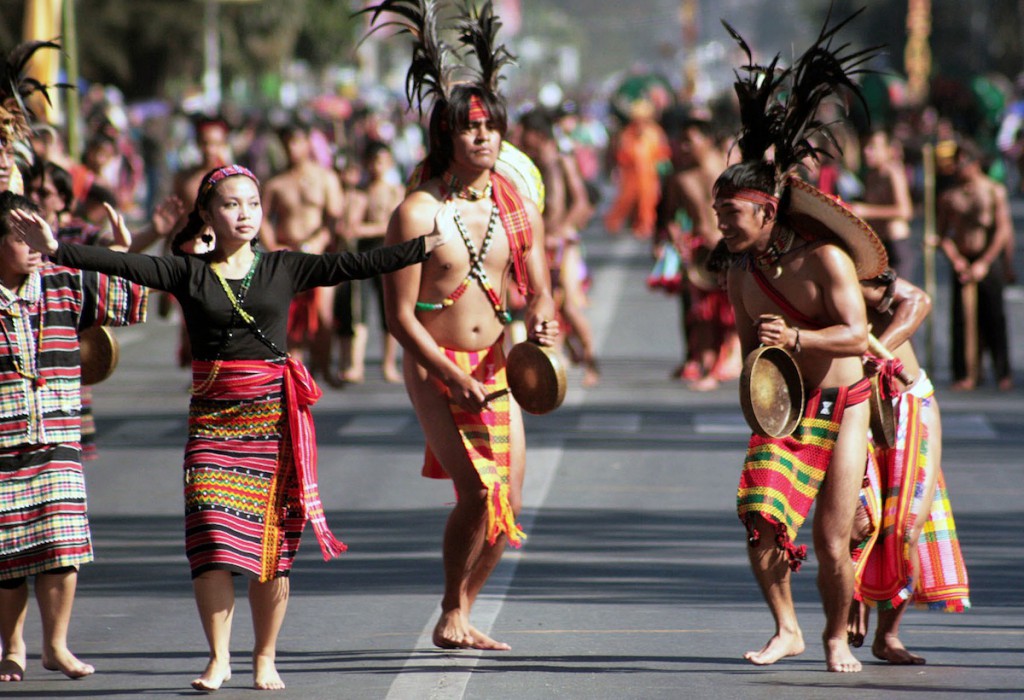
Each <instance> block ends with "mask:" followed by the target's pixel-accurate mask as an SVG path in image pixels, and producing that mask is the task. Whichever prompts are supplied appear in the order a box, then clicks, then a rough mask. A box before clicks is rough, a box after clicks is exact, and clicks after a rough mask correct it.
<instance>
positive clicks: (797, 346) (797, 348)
mask: <svg viewBox="0 0 1024 700" xmlns="http://www.w3.org/2000/svg"><path fill="white" fill-rule="evenodd" d="M793 331H794V332H795V333H796V339H795V340H794V341H793V353H794V354H796V353H799V352H800V329H799V328H797V327H796V326H793Z"/></svg>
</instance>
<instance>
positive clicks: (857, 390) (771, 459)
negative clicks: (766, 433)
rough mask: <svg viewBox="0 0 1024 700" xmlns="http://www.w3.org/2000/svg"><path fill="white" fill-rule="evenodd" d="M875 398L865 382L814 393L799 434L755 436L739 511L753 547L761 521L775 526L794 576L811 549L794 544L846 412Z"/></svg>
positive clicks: (740, 492)
mask: <svg viewBox="0 0 1024 700" xmlns="http://www.w3.org/2000/svg"><path fill="white" fill-rule="evenodd" d="M870 395H871V382H870V380H868V379H867V378H864V379H862V380H860V381H859V382H857V383H856V384H854V385H852V386H849V387H836V388H829V389H818V390H815V391H814V392H812V393H811V395H810V396H809V397H808V399H807V406H806V407H805V409H804V417H803V418H801V419H800V423H799V424H798V425H797V427H796V430H795V431H793V434H792V435H790V436H789V437H784V438H766V437H761V436H759V435H753V436H751V438H750V443H749V444H748V446H747V457H746V460H745V461H744V463H743V473H742V474H741V475H740V484H739V489H738V491H737V494H736V511H737V513H738V515H739V517H740V520H741V521H743V524H744V525H745V526H746V528H747V533H748V536H749V542H750V545H751V546H755V545H756V544H757V542H758V539H759V533H758V532H757V530H756V529H755V528H754V522H753V519H754V517H755V516H759V517H760V518H762V519H763V520H765V521H767V522H769V523H771V524H772V525H774V526H775V529H776V534H775V542H776V544H777V545H778V547H779V549H782V550H784V551H785V552H786V556H787V558H788V560H789V566H790V568H791V569H792V570H793V571H797V570H799V568H800V564H801V562H802V561H803V560H804V559H806V558H807V545H800V546H799V547H798V546H796V545H795V544H793V540H795V539H796V534H797V531H798V530H799V529H800V526H801V525H803V523H804V520H805V519H806V518H807V513H808V512H810V510H811V505H812V504H813V503H814V499H815V498H816V497H817V495H818V490H819V489H820V488H821V484H822V481H824V479H825V472H826V470H827V469H828V466H829V463H830V462H831V460H832V451H833V450H834V449H835V444H836V440H837V439H838V438H839V428H840V424H841V422H842V420H843V413H844V411H845V410H846V408H847V407H848V406H855V405H857V404H859V403H862V402H864V401H866V400H867V399H868V397H869V396H870Z"/></svg>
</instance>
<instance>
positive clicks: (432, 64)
mask: <svg viewBox="0 0 1024 700" xmlns="http://www.w3.org/2000/svg"><path fill="white" fill-rule="evenodd" d="M438 12H439V7H438V3H437V2H435V0H381V2H379V3H378V4H376V5H371V6H369V7H367V8H364V9H362V10H360V11H359V12H357V13H356V14H357V15H361V14H369V13H372V14H371V16H370V31H369V32H367V34H366V36H370V35H371V34H373V33H374V32H376V31H378V30H379V29H382V28H384V27H397V28H398V30H399V31H398V33H399V34H408V35H409V36H411V37H412V47H413V48H412V61H411V63H410V64H409V71H408V73H406V77H405V96H406V99H407V100H408V101H409V104H410V105H411V104H415V105H416V106H417V108H418V110H419V113H420V116H423V107H424V104H425V103H426V102H427V101H430V102H436V101H438V100H441V101H447V99H448V95H449V92H450V90H451V86H452V83H453V82H454V79H455V75H456V71H457V66H456V65H455V64H454V63H453V56H454V53H455V52H454V51H453V50H452V48H451V47H450V46H448V44H446V43H445V41H444V40H443V39H442V38H441V36H440V33H439V31H438ZM384 13H387V14H389V15H392V16H393V17H394V19H390V20H388V21H386V22H382V23H380V24H378V23H377V20H378V19H380V16H381V15H382V14H384ZM363 38H364V40H365V38H366V37H363Z"/></svg>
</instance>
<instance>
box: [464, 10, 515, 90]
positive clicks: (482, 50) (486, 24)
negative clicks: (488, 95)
mask: <svg viewBox="0 0 1024 700" xmlns="http://www.w3.org/2000/svg"><path fill="white" fill-rule="evenodd" d="M458 28H459V41H460V42H462V44H463V46H465V47H467V48H468V49H469V51H470V52H472V53H473V55H474V56H476V59H477V62H478V63H479V64H480V84H481V85H482V86H483V87H484V88H486V89H487V90H489V91H490V92H494V93H496V92H497V91H498V84H499V83H500V82H501V80H502V78H503V77H504V76H503V75H501V69H502V68H504V67H505V66H507V65H511V64H513V63H515V57H514V56H513V55H512V54H511V53H509V51H508V49H507V48H505V45H504V44H499V43H498V30H499V29H501V20H500V19H499V18H498V16H497V15H496V14H494V4H493V3H492V2H491V0H487V2H485V3H484V4H483V5H481V6H480V8H479V9H477V8H476V7H475V6H474V5H473V3H472V2H471V1H470V0H464V4H463V8H462V14H461V16H460V18H459V23H458Z"/></svg>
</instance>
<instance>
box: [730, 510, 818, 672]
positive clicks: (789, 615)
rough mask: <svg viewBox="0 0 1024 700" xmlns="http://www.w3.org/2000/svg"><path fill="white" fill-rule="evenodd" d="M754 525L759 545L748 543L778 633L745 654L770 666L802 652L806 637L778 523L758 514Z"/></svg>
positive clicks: (753, 564)
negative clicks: (777, 542) (778, 542)
mask: <svg viewBox="0 0 1024 700" xmlns="http://www.w3.org/2000/svg"><path fill="white" fill-rule="evenodd" d="M754 527H755V529H756V530H757V531H758V533H759V534H760V537H759V538H758V542H757V546H755V547H747V556H748V557H749V558H750V568H751V569H752V570H753V572H754V578H756V579H757V584H758V586H760V588H761V593H762V594H763V595H764V600H765V602H766V603H768V609H769V610H770V611H771V613H772V617H773V618H774V619H775V634H774V635H773V636H772V637H771V639H769V640H768V643H767V644H765V645H764V646H763V647H761V649H759V650H757V651H748V652H747V653H746V654H744V655H743V658H744V659H746V660H747V661H749V662H750V663H752V664H754V665H756V666H767V665H769V664H773V663H775V662H776V661H778V660H779V659H784V658H786V657H787V656H796V655H797V654H802V653H803V651H804V637H803V633H802V632H801V631H800V625H799V624H798V623H797V619H796V608H795V607H794V606H793V591H792V589H791V588H790V582H789V562H788V561H786V555H785V552H783V551H781V550H779V548H778V547H776V546H775V526H773V525H771V524H770V523H768V522H766V521H764V520H763V519H761V518H756V520H755V523H754Z"/></svg>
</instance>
